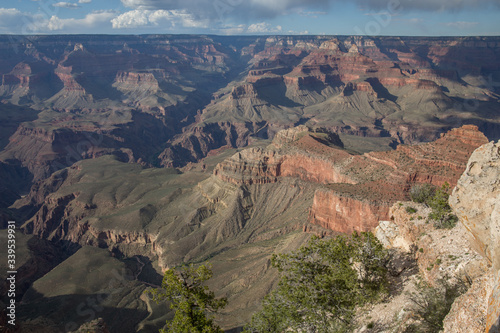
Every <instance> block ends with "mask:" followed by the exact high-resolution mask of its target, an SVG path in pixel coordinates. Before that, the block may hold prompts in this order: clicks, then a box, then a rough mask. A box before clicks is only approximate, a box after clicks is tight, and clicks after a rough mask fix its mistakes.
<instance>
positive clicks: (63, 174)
mask: <svg viewBox="0 0 500 333" xmlns="http://www.w3.org/2000/svg"><path fill="white" fill-rule="evenodd" d="M16 40H17V41H18V43H17V44H16V45H15V46H16V47H12V45H11V40H10V39H9V37H8V36H0V54H1V55H2V57H1V58H0V74H1V75H2V82H1V85H0V101H1V103H0V126H1V127H2V130H3V131H2V133H1V134H0V175H1V177H0V188H1V189H2V197H1V200H0V222H1V224H2V226H3V227H5V225H6V222H7V221H8V220H15V221H16V222H17V225H18V227H19V229H18V230H19V234H20V235H21V234H22V236H20V240H19V242H20V246H21V248H22V249H23V251H22V260H21V261H20V262H21V263H22V265H21V267H20V268H19V272H22V281H23V288H21V289H20V294H19V295H18V297H19V301H21V298H22V304H21V305H20V310H19V313H20V314H21V315H20V322H21V325H23V327H22V329H24V330H26V331H29V330H31V331H36V332H45V331H47V332H49V331H50V332H56V331H75V330H77V329H78V328H79V327H80V326H82V325H84V326H82V327H83V328H82V329H85V327H86V326H85V325H90V324H88V323H87V322H92V323H96V322H97V323H102V325H104V326H106V327H107V329H109V331H136V332H152V331H157V330H158V329H159V328H161V327H162V325H163V324H164V323H165V320H166V319H168V318H170V317H171V313H169V311H168V308H167V307H166V306H164V305H163V306H162V305H156V304H154V303H152V302H151V300H150V299H148V298H147V297H145V296H144V295H142V292H143V291H144V290H145V289H146V288H148V287H152V286H157V285H159V284H160V283H161V274H162V273H163V272H164V271H165V270H166V269H170V268H175V267H177V266H179V265H182V264H183V263H187V262H194V263H202V262H206V261H209V262H211V263H212V265H213V270H214V274H215V276H214V277H215V278H214V279H213V280H211V281H210V282H209V286H210V288H211V289H213V290H215V291H216V294H217V295H218V296H225V297H227V298H228V300H229V306H228V307H227V308H226V309H224V310H223V312H222V313H221V315H220V317H218V318H217V321H218V323H219V324H220V325H221V326H222V327H223V328H224V329H225V330H228V331H230V330H233V331H234V330H236V331H237V330H238V329H239V328H241V326H242V325H244V323H245V322H248V320H249V318H250V316H251V314H252V312H254V311H255V310H257V309H258V307H259V305H258V304H259V302H260V300H261V299H262V298H263V297H264V296H265V295H266V294H267V293H268V292H269V290H271V289H272V288H273V286H274V285H275V284H276V283H277V272H276V271H275V270H274V269H272V267H271V265H270V262H269V258H270V256H271V255H272V254H276V253H283V252H287V251H291V250H296V249H297V248H299V247H300V246H301V245H302V244H305V242H307V240H308V239H309V238H310V237H311V235H318V236H320V237H329V236H332V235H336V234H339V233H352V232H353V231H358V232H359V231H373V230H375V228H376V227H377V226H379V221H387V220H390V218H391V216H393V217H394V216H398V214H400V213H401V212H399V213H398V211H397V210H396V208H395V206H394V205H395V204H396V203H398V202H402V201H405V200H407V199H408V198H409V196H408V191H409V189H410V188H411V187H412V186H413V185H415V184H432V185H435V186H438V187H439V186H441V185H443V184H445V183H448V184H450V185H451V187H452V188H453V187H454V186H455V185H457V184H458V187H457V188H460V186H462V187H463V186H465V185H463V184H462V183H461V182H460V181H459V178H460V177H461V175H462V174H463V172H464V171H466V170H469V169H470V166H467V163H468V161H469V157H470V156H471V154H472V153H473V152H474V151H475V150H476V149H477V148H478V147H480V146H482V145H484V144H487V143H488V142H489V141H491V140H497V139H499V138H500V119H499V118H498V115H497V113H498V107H499V105H500V104H499V103H500V95H499V94H500V89H499V88H498V84H496V82H500V59H499V58H500V38H498V37H460V38H459V37H454V38H451V37H449V38H448V37H446V38H445V37H443V38H430V37H422V38H417V37H360V36H257V37H256V36H240V37H238V36H227V37H223V36H194V35H192V36H191V35H185V36H180V35H141V36H125V35H123V36H90V35H76V36H72V35H68V36H23V37H22V38H17V39H16ZM469 164H470V162H469ZM471 170H472V169H471ZM478 170H479V169H477V167H476V168H473V170H472V171H470V172H472V173H474V172H476V171H477V172H479V171H478ZM467 186H469V185H467ZM456 191H458V190H456ZM467 201H468V199H467ZM400 215H401V214H400ZM466 226H467V224H466ZM401 228H402V227H401ZM468 229H470V230H473V232H475V233H478V234H481V237H480V239H479V240H478V246H479V248H480V249H482V251H483V252H484V253H485V256H487V257H488V258H489V260H495V259H492V258H493V257H492V255H491V253H490V252H491V250H490V249H491V248H493V249H495V247H494V245H491V244H492V243H493V242H492V239H493V238H494V237H496V235H491V236H490V235H486V231H484V230H482V229H481V230H480V229H477V230H475V229H474V226H469V227H468ZM485 229H487V228H485ZM461 232H462V231H461ZM488 237H489V238H488ZM492 237H493V238H492ZM412 241H415V240H414V239H412ZM405 242H406V243H409V241H405ZM490 243H491V244H490ZM429 247H431V246H430V245H429ZM488 251H490V252H488ZM431 259H432V258H431ZM431 259H429V260H431ZM425 260H427V259H425ZM432 260H434V259H432ZM422 265H424V264H422ZM4 271H5V270H4ZM81 276H86V279H87V280H86V281H87V282H83V281H82V280H81ZM108 282H109V283H112V284H113V286H111V285H108ZM54 283H57V284H58V286H61V289H60V290H61V292H55V291H54V290H53V289H52V288H51V285H53V284H54ZM2 288H3V286H2ZM0 290H3V289H0ZM114 291H116V292H114ZM2 295H3V294H2ZM92 295H93V296H92ZM88 297H94V298H95V299H94V302H97V305H98V306H97V307H96V306H94V307H93V308H92V306H91V304H89V303H88ZM2 301H3V300H2ZM47 302H48V304H50V305H51V306H50V311H49V309H43V310H37V309H39V308H40V305H41V304H45V303H47ZM495 302H497V301H496V299H494V300H493V301H492V307H496V306H497V304H496V303H495ZM81 304H83V306H80V305H81ZM82 307H83V308H87V307H90V308H92V309H93V310H92V311H93V315H92V316H85V315H83V316H82V315H81V311H80V312H78V311H76V309H80V310H81V309H82ZM89 313H90V312H89ZM90 317H92V318H90ZM98 318H103V319H102V320H101V319H98ZM124 318H126V320H125V319H124ZM102 325H101V326H102Z"/></svg>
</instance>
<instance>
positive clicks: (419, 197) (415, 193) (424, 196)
mask: <svg viewBox="0 0 500 333" xmlns="http://www.w3.org/2000/svg"><path fill="white" fill-rule="evenodd" d="M435 192H436V187H435V186H433V185H431V184H417V185H414V186H412V188H411V189H410V198H411V200H412V201H414V202H418V203H427V202H428V200H429V199H430V198H432V197H433V196H434V193H435Z"/></svg>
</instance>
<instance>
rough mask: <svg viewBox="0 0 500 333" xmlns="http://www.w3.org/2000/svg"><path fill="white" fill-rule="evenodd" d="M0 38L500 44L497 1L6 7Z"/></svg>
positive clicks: (161, 0)
mask: <svg viewBox="0 0 500 333" xmlns="http://www.w3.org/2000/svg"><path fill="white" fill-rule="evenodd" d="M0 34H217V35H269V34H271V35H277V34H279V35H300V34H302V35H369V36H370V35H371V36H373V35H393V36H477V35H481V36H490V35H495V36H500V0H350V1H349V0H67V1H60V0H2V1H1V2H0Z"/></svg>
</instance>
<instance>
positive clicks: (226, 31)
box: [218, 24, 247, 35]
mask: <svg viewBox="0 0 500 333" xmlns="http://www.w3.org/2000/svg"><path fill="white" fill-rule="evenodd" d="M246 29H247V26H246V24H238V25H224V26H222V27H220V28H219V30H218V33H220V34H223V35H241V34H243V33H245V31H246Z"/></svg>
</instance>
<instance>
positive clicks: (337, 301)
mask: <svg viewBox="0 0 500 333" xmlns="http://www.w3.org/2000/svg"><path fill="white" fill-rule="evenodd" d="M387 258H388V254H387V251H386V250H385V249H384V248H383V246H382V245H381V244H380V242H379V241H378V240H377V239H376V238H375V236H374V235H373V234H371V233H361V234H357V233H354V234H353V235H352V237H350V238H348V237H345V236H337V237H335V238H333V239H328V240H320V239H319V238H317V237H315V238H313V239H311V241H310V242H309V243H308V245H307V246H304V247H302V248H300V249H299V250H298V251H297V252H293V253H291V254H280V255H277V256H274V257H273V258H272V265H273V266H274V267H276V268H278V270H279V271H280V273H281V280H280V282H279V285H278V287H277V289H276V290H275V291H273V292H272V293H271V294H269V295H268V296H267V297H266V298H265V299H264V301H263V308H262V310H261V311H260V312H258V313H256V314H255V315H254V316H253V318H252V321H251V323H250V324H249V325H248V327H247V328H246V332H283V331H286V330H291V331H294V332H297V331H303V332H348V331H349V325H350V324H351V320H352V318H353V315H354V308H355V307H356V306H357V305H362V304H365V303H366V302H369V301H374V300H376V299H378V298H379V297H380V296H381V295H384V294H385V293H386V291H387V280H386V272H387V269H386V267H385V265H386V262H387Z"/></svg>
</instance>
